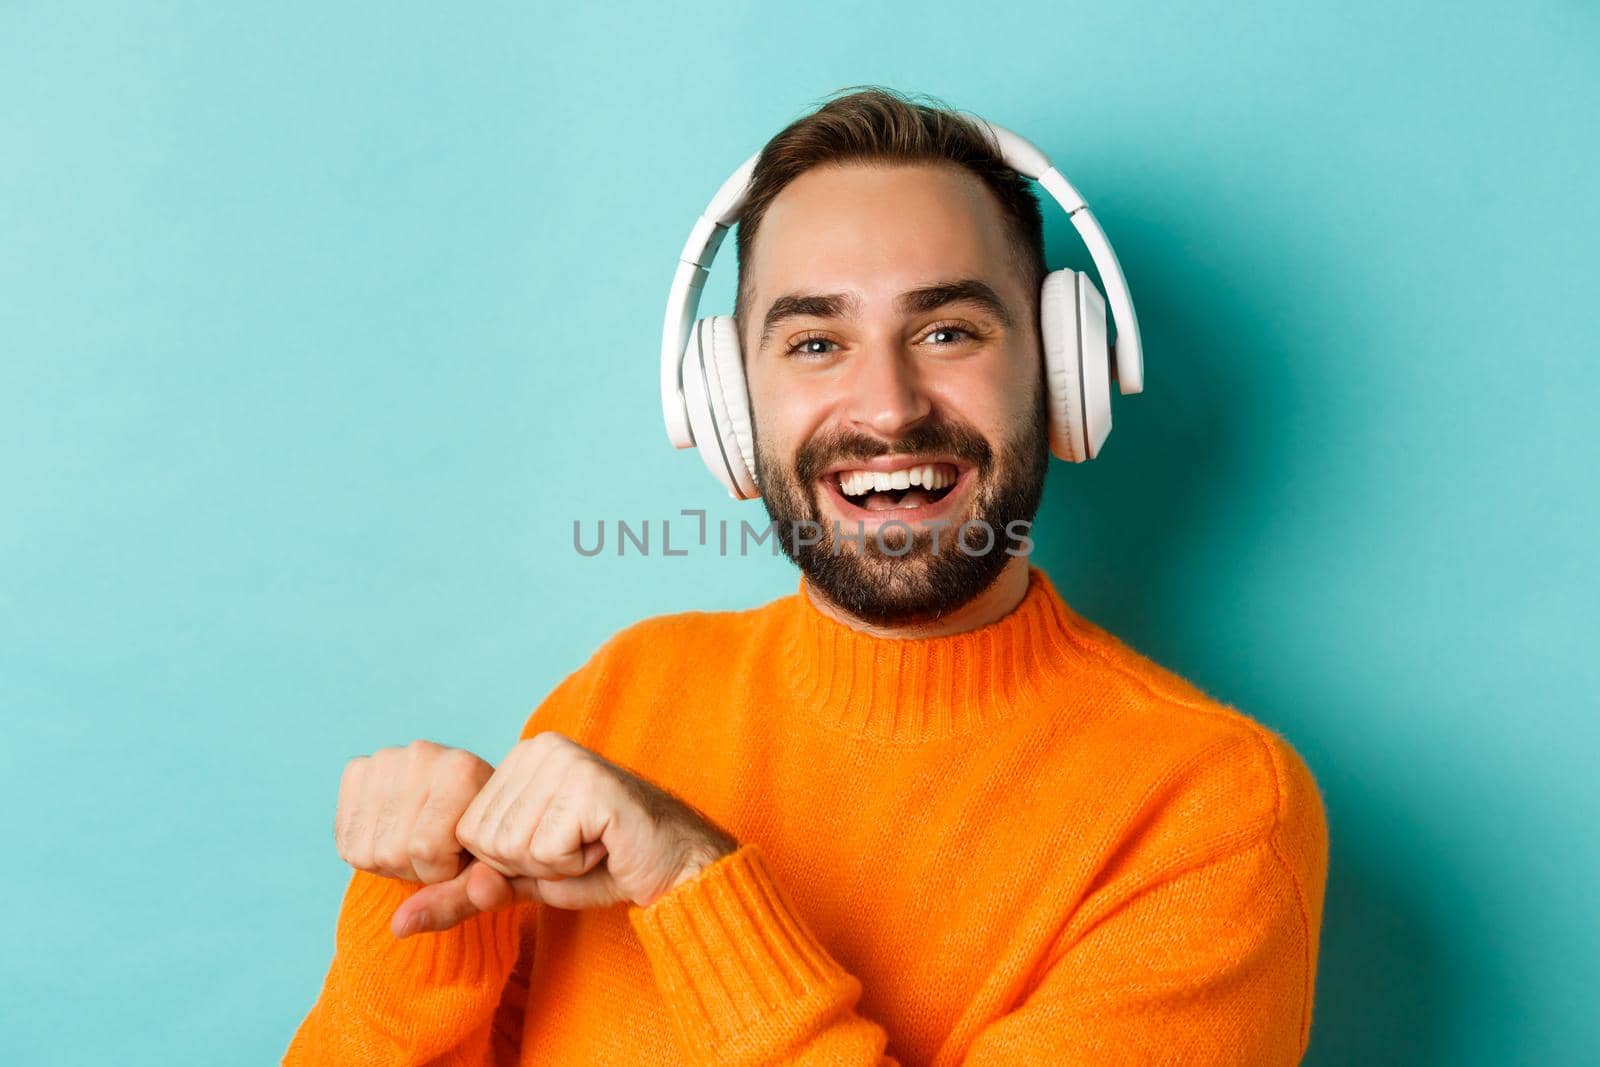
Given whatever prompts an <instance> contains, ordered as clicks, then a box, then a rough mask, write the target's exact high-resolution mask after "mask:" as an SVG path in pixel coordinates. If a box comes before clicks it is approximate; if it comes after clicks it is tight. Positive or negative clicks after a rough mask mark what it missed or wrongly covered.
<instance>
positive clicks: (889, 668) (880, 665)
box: [779, 567, 1084, 744]
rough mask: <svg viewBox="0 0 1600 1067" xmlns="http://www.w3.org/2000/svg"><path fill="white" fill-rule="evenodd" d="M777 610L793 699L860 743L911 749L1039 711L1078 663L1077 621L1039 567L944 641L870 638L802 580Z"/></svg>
mask: <svg viewBox="0 0 1600 1067" xmlns="http://www.w3.org/2000/svg"><path fill="white" fill-rule="evenodd" d="M779 604H780V605H781V606H782V609H783V610H784V612H785V616H784V620H783V627H782V629H783V643H784V650H783V651H784V654H785V657H786V658H785V662H784V665H783V672H782V676H783V677H784V678H786V679H787V681H788V685H789V686H790V688H791V691H792V692H793V694H794V696H795V698H796V703H797V704H798V705H799V706H800V707H802V708H805V709H807V710H808V711H811V712H813V713H814V714H815V715H816V716H817V717H818V718H819V719H820V720H822V721H824V722H825V723H826V724H828V725H832V726H834V727H838V728H840V729H844V730H847V731H849V732H851V733H853V734H856V735H857V736H859V737H862V738H864V739H868V738H870V739H872V740H877V741H884V742H888V743H892V744H914V743H917V742H920V741H933V740H939V739H943V738H949V737H956V736H961V735H963V734H969V733H972V732H973V731H975V730H981V729H983V728H985V727H986V726H989V725H992V724H995V723H998V722H1000V721H1002V720H1004V719H1007V718H1009V717H1011V716H1012V715H1014V714H1016V713H1017V712H1019V711H1023V710H1026V709H1029V708H1038V707H1039V706H1040V705H1041V703H1042V702H1043V701H1044V700H1045V699H1046V698H1047V696H1048V695H1049V694H1050V693H1051V692H1055V693H1057V694H1059V692H1060V686H1061V685H1062V683H1063V682H1064V681H1065V680H1066V679H1067V677H1068V676H1069V674H1070V672H1071V671H1072V669H1073V667H1074V665H1077V664H1081V663H1082V662H1083V660H1084V651H1083V637H1082V633H1083V631H1081V630H1079V631H1078V632H1077V635H1075V634H1074V622H1075V621H1076V616H1075V615H1074V614H1073V612H1072V610H1071V609H1070V608H1069V607H1068V606H1067V605H1066V603H1065V602H1064V601H1063V600H1062V599H1061V597H1060V595H1059V594H1058V593H1057V592H1056V590H1055V587H1054V586H1053V585H1051V583H1050V580H1049V579H1048V578H1047V577H1045V574H1044V572H1043V571H1041V570H1039V569H1038V568H1037V567H1029V569H1028V591H1027V593H1026V594H1025V595H1024V596H1023V598H1022V601H1021V602H1020V603H1019V604H1018V605H1017V606H1016V607H1015V608H1014V609H1012V611H1011V612H1010V614H1008V615H1006V616H1004V617H1003V618H1001V619H998V620H996V621H995V622H992V623H990V624H988V625H987V626H982V627H979V628H978V629H975V630H968V631H966V632H965V633H959V634H952V635H950V636H946V637H927V638H893V637H878V636H874V635H871V634H866V633H863V632H861V631H860V630H856V629H853V628H851V627H849V626H847V625H845V624H844V623H841V622H838V621H836V620H835V619H833V618H831V617H829V616H827V615H824V614H823V613H822V612H821V611H819V610H817V607H816V605H814V604H813V603H812V602H811V599H810V597H809V596H808V595H807V593H806V580H805V578H804V576H802V577H801V579H800V585H799V588H798V590H797V591H796V592H795V594H794V595H793V596H792V597H786V598H784V599H783V600H782V601H780V602H779Z"/></svg>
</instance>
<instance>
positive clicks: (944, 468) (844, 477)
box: [823, 462, 963, 518]
mask: <svg viewBox="0 0 1600 1067" xmlns="http://www.w3.org/2000/svg"><path fill="white" fill-rule="evenodd" d="M962 475H963V471H962V469H961V468H960V467H957V466H956V465H955V464H954V463H947V462H929V463H909V464H906V465H904V466H900V467H895V468H893V469H889V470H870V469H867V468H865V467H862V468H853V469H844V470H836V471H831V472H829V473H828V474H826V475H824V476H823V481H824V482H825V483H826V484H827V486H828V488H829V489H831V490H832V491H833V492H834V493H835V494H836V495H837V497H838V499H839V500H841V501H842V502H843V503H844V504H845V505H846V508H845V510H846V512H847V513H859V512H895V513H897V514H896V515H895V516H894V517H896V518H904V517H914V513H915V512H917V511H918V510H919V509H923V508H926V509H929V511H930V512H932V511H938V510H941V509H939V508H938V507H937V505H938V504H939V503H940V502H941V501H943V500H945V499H946V498H947V497H949V496H950V494H951V493H952V492H954V491H955V489H956V487H957V486H958V485H959V484H960V483H961V482H962V481H963V478H962ZM886 517H887V516H886Z"/></svg>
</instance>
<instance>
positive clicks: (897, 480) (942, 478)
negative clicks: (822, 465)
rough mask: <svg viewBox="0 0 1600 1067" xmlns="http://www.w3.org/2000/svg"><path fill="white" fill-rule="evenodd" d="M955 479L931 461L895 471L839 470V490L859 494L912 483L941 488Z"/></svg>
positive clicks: (926, 487)
mask: <svg viewBox="0 0 1600 1067" xmlns="http://www.w3.org/2000/svg"><path fill="white" fill-rule="evenodd" d="M955 480H956V478H955V475H954V474H952V473H950V471H949V470H948V469H947V468H944V467H940V466H935V465H933V464H931V463H928V464H923V465H922V466H920V467H904V468H901V469H900V470H897V471H840V472H839V491H840V492H842V493H843V494H844V495H845V496H860V495H861V494H863V493H869V492H874V491H876V492H886V491H888V490H890V489H909V488H911V487H912V486H914V485H917V486H921V487H923V488H924V489H943V488H944V487H945V486H948V485H954V484H955Z"/></svg>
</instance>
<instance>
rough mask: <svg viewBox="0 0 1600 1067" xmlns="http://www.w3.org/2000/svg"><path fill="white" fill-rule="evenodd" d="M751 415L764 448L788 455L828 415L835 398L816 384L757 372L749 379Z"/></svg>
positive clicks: (774, 454) (777, 453)
mask: <svg viewBox="0 0 1600 1067" xmlns="http://www.w3.org/2000/svg"><path fill="white" fill-rule="evenodd" d="M749 390H750V418H751V422H752V424H753V425H754V427H755V432H756V440H757V441H758V442H759V443H760V447H761V449H762V451H764V452H767V453H769V454H770V455H773V456H781V457H784V458H787V457H789V456H792V455H793V454H794V450H795V449H796V448H797V447H799V445H800V443H801V442H803V441H805V440H806V439H808V438H809V437H810V436H811V435H812V434H813V433H814V432H815V431H816V429H817V427H818V426H820V425H821V423H822V421H823V420H824V419H825V418H826V417H827V412H828V410H829V406H830V404H831V400H830V399H829V397H828V395H827V394H826V393H824V392H819V391H818V390H817V388H816V387H815V384H814V383H807V382H804V381H796V380H788V381H782V382H780V381H779V380H778V379H777V378H776V377H765V378H764V377H763V376H761V375H760V374H756V375H754V376H752V377H751V379H750V381H749Z"/></svg>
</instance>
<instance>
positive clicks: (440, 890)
mask: <svg viewBox="0 0 1600 1067" xmlns="http://www.w3.org/2000/svg"><path fill="white" fill-rule="evenodd" d="M496 882H498V885H497V884H496ZM513 899H515V898H514V896H513V894H512V890H511V883H510V882H508V881H506V880H505V879H504V878H503V877H501V876H500V875H499V874H497V873H496V872H495V871H493V870H491V869H490V868H488V867H486V866H484V865H483V864H481V863H472V864H469V865H468V866H467V867H466V868H465V869H463V870H462V871H461V873H460V874H458V875H456V876H455V877H454V878H452V879H450V880H449V881H447V882H436V883H434V884H433V885H426V886H423V887H422V888H421V889H419V890H417V891H416V892H415V893H413V894H411V896H410V897H408V898H406V900H405V902H404V903H402V904H401V905H400V906H399V907H398V908H396V909H395V912H394V915H393V917H391V918H390V920H389V929H390V930H391V931H393V933H394V936H396V937H401V938H404V937H409V936H411V935H412V934H418V933H426V932H438V931H440V930H448V929H450V928H451V927H453V926H456V925H457V924H459V923H463V922H465V921H466V920H468V919H470V918H472V917H473V916H474V915H477V914H479V913H480V912H484V911H492V910H494V909H495V908H499V907H504V906H505V905H506V904H509V903H511V901H512V900H513Z"/></svg>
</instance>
